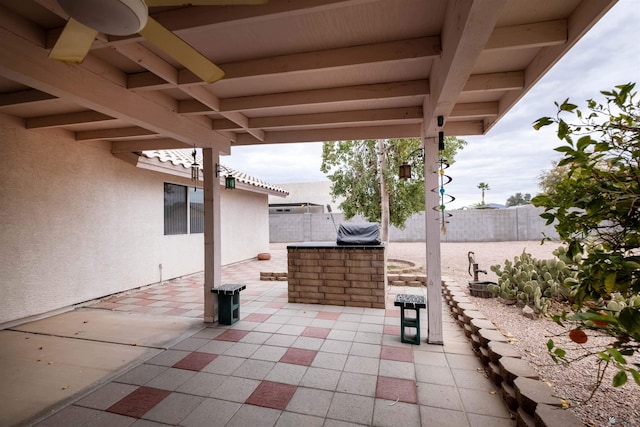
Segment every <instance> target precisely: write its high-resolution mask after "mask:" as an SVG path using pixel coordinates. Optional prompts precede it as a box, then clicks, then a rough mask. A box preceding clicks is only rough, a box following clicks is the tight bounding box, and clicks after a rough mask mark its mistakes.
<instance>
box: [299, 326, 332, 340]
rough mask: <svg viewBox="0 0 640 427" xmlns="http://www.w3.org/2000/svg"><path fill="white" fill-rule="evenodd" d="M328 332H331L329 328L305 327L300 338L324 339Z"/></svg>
mask: <svg viewBox="0 0 640 427" xmlns="http://www.w3.org/2000/svg"><path fill="white" fill-rule="evenodd" d="M329 332H331V329H329V328H318V327H314V326H307V327H306V328H305V330H304V331H302V334H301V336H303V337H311V338H322V339H325V338H326V337H327V335H329Z"/></svg>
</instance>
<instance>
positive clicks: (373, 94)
mask: <svg viewBox="0 0 640 427" xmlns="http://www.w3.org/2000/svg"><path fill="white" fill-rule="evenodd" d="M428 93H429V81H428V80H412V81H406V82H393V83H381V84H372V85H359V86H347V87H338V88H331V89H314V90H306V91H299V92H289V93H275V94H268V95H257V96H244V97H240V98H225V99H221V100H220V103H221V104H220V105H221V110H220V111H221V112H225V111H248V110H254V109H259V108H273V107H288V106H295V105H309V104H323V103H329V102H341V101H362V100H378V99H389V98H402V97H408V96H420V95H427V94H428ZM180 106H181V107H182V103H180ZM179 111H181V112H182V109H181V108H180V109H179Z"/></svg>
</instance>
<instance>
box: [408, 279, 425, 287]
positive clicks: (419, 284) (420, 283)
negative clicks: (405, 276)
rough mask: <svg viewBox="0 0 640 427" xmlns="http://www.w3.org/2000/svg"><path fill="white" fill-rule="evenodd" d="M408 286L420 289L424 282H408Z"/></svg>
mask: <svg viewBox="0 0 640 427" xmlns="http://www.w3.org/2000/svg"><path fill="white" fill-rule="evenodd" d="M406 283H407V286H412V287H419V286H422V282H420V281H418V280H411V281H409V282H406Z"/></svg>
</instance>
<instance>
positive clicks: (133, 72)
mask: <svg viewBox="0 0 640 427" xmlns="http://www.w3.org/2000/svg"><path fill="white" fill-rule="evenodd" d="M614 3H615V0H563V1H557V0H538V1H535V2H532V1H529V0H455V1H454V0H451V1H444V0H296V1H290V0H270V1H269V2H268V3H267V4H265V5H245V6H206V7H205V6H192V7H181V8H164V7H163V8H152V9H151V10H150V14H151V16H152V17H154V18H155V19H156V20H157V21H159V22H160V23H161V24H163V25H164V26H166V27H167V28H169V29H170V30H172V31H174V32H175V33H176V34H178V35H180V36H181V37H182V38H184V39H185V40H186V41H187V42H188V43H189V44H191V45H192V46H193V47H195V48H196V49H198V50H199V51H200V52H201V53H202V54H204V55H205V56H206V57H208V58H209V59H211V60H212V61H213V62H214V63H216V64H217V65H219V66H220V67H221V68H222V69H223V70H224V71H225V73H226V77H225V78H224V79H222V80H220V81H218V82H217V83H214V84H212V85H207V84H204V83H202V82H201V81H199V79H198V78H197V77H195V75H193V74H192V73H191V72H190V71H188V70H186V69H184V68H183V67H182V66H181V65H180V64H178V63H177V62H175V61H174V60H173V59H171V58H169V57H167V56H166V55H165V54H164V53H163V52H161V51H159V50H157V49H156V48H154V47H153V46H151V45H149V44H148V43H147V42H146V41H145V40H144V39H142V38H141V37H138V36H131V37H113V36H108V35H104V34H99V35H98V37H97V39H96V40H95V42H94V43H93V46H92V50H91V52H90V53H89V55H88V57H87V58H86V59H85V61H84V62H83V63H82V64H81V65H68V64H64V63H60V62H56V61H53V60H50V59H49V58H48V52H49V50H50V48H51V47H52V46H53V43H55V41H56V39H57V37H58V35H59V34H60V32H61V29H62V27H63V25H64V24H65V20H66V18H67V16H66V15H65V13H64V11H63V10H62V9H61V8H60V7H59V5H58V3H57V2H56V1H55V0H26V1H25V0H6V1H3V2H2V5H0V122H2V123H3V124H4V125H8V126H17V127H24V128H27V129H33V130H34V131H41V132H55V133H57V134H61V135H66V136H67V137H68V138H71V139H74V140H76V141H78V143H82V142H95V141H102V142H105V143H107V144H109V145H110V146H111V151H112V153H114V154H118V153H132V152H134V153H139V152H141V151H144V150H161V149H173V148H193V147H194V146H196V147H199V148H203V149H204V150H203V155H204V167H205V171H204V172H205V200H206V203H205V204H206V205H208V206H209V210H208V213H207V215H208V216H207V218H208V220H206V223H207V224H208V226H207V227H205V259H206V268H205V270H206V271H207V274H206V279H205V282H206V283H205V286H206V287H208V288H210V287H212V286H213V285H214V284H216V283H219V280H220V274H219V270H220V264H219V250H220V242H219V239H218V238H217V237H216V236H219V233H217V232H216V231H219V223H216V221H219V215H217V214H216V212H218V209H219V207H218V202H219V189H218V188H217V187H218V186H214V185H209V186H208V185H207V182H209V184H211V182H212V181H213V180H207V179H206V177H208V176H213V175H214V172H215V168H216V167H217V164H218V163H219V155H220V154H221V153H222V154H228V153H229V152H230V150H231V147H233V146H240V145H253V144H278V143H294V142H310V141H328V140H345V139H380V138H396V137H422V138H423V142H424V144H425V152H426V156H427V157H426V158H427V162H426V167H425V177H426V178H427V179H426V186H427V187H428V188H433V187H437V183H436V182H434V181H433V180H434V179H435V177H436V175H434V174H433V173H432V172H434V171H435V170H436V169H435V168H436V159H437V141H435V136H436V135H437V133H438V132H439V131H440V130H442V131H444V133H445V134H446V135H451V136H465V135H479V134H484V133H486V132H488V131H489V130H490V129H491V128H492V127H493V126H494V125H495V123H496V122H497V121H498V120H499V119H500V118H501V117H502V116H503V115H504V114H506V113H507V111H509V109H510V108H511V107H512V106H513V105H514V104H515V103H516V102H517V101H518V100H519V99H520V98H521V97H522V96H523V95H524V94H525V93H526V92H527V91H528V90H529V89H530V88H531V87H532V86H533V85H534V84H535V83H536V82H537V81H538V80H539V79H540V78H541V76H542V75H544V73H545V72H546V71H547V70H549V68H550V67H551V66H553V64H554V63H555V62H556V61H558V60H559V59H560V58H561V57H562V56H563V55H564V54H565V53H566V52H567V51H568V50H569V49H570V48H571V47H572V46H573V44H574V43H575V42H576V41H577V40H578V39H579V38H580V37H581V36H582V35H583V34H584V33H585V32H586V31H588V30H589V29H590V28H591V27H592V26H593V25H594V23H595V22H596V21H597V20H598V19H599V18H600V17H601V16H602V15H603V14H604V13H606V11H607V10H608V9H609V8H610V7H612V5H613V4H614ZM438 116H442V117H443V118H444V126H443V127H442V128H440V127H438V125H437V117H438ZM427 194H428V195H427V200H426V205H427V206H435V205H437V204H438V201H437V195H436V194H434V193H431V192H427ZM434 197H436V198H435V199H433V198H434ZM430 198H431V199H430ZM427 212H432V210H431V209H427ZM434 214H435V215H437V212H434ZM426 224H427V231H426V236H425V240H426V241H427V242H429V243H427V260H426V261H427V266H428V271H429V277H428V286H429V296H430V298H429V338H428V340H429V341H430V342H441V340H442V334H441V325H440V321H441V317H440V316H441V310H440V309H439V307H440V252H439V236H438V233H439V225H438V224H437V221H436V218H435V217H433V216H432V215H427V219H426ZM205 294H207V292H206V290H205ZM205 304H206V305H210V306H211V307H213V304H214V303H213V302H212V301H211V299H210V298H208V299H207V301H205ZM212 310H214V309H213V308H211V309H209V311H208V312H207V313H206V314H205V316H206V317H207V318H208V319H209V320H212V319H213V316H214V314H215V312H214V311H215V310H214V311H212Z"/></svg>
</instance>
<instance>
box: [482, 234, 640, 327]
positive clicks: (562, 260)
mask: <svg viewBox="0 0 640 427" xmlns="http://www.w3.org/2000/svg"><path fill="white" fill-rule="evenodd" d="M554 255H555V256H556V257H557V258H552V259H547V260H538V259H536V258H534V257H533V256H532V255H531V254H529V253H527V252H526V251H524V250H523V251H522V254H520V256H516V257H514V258H513V261H509V260H505V261H504V265H503V266H500V265H492V266H491V267H490V269H491V271H493V272H494V273H496V275H497V276H498V284H497V285H493V286H489V287H488V290H489V292H491V293H492V294H493V295H496V296H499V297H501V298H503V299H506V300H518V301H521V302H522V303H523V304H527V305H529V306H531V307H532V308H533V310H534V311H535V312H536V313H538V314H543V315H545V314H547V313H548V311H549V308H550V307H551V300H552V299H558V300H571V298H572V296H573V295H572V291H571V289H570V287H568V286H567V285H565V283H566V284H570V283H571V282H572V281H575V276H576V275H575V272H574V269H572V268H571V266H573V265H575V264H576V262H577V260H572V259H569V258H568V257H567V256H566V249H565V248H563V247H562V246H561V247H559V248H558V249H557V250H556V251H554ZM616 303H617V304H621V302H619V301H617V302H616ZM625 304H626V303H625ZM638 304H640V301H639V302H638Z"/></svg>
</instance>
